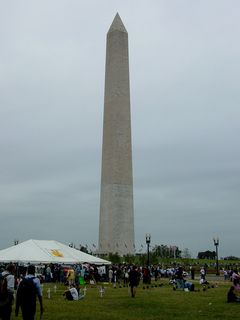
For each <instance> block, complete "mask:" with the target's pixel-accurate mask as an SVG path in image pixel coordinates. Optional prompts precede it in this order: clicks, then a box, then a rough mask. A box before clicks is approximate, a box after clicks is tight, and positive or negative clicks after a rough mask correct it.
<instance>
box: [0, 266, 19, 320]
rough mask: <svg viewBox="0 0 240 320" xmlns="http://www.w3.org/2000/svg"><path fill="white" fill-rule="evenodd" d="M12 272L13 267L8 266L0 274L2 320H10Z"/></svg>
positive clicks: (13, 280) (12, 285) (12, 289)
mask: <svg viewBox="0 0 240 320" xmlns="http://www.w3.org/2000/svg"><path fill="white" fill-rule="evenodd" d="M14 272H15V266H14V265H13V264H9V265H8V266H7V268H6V270H5V271H3V272H2V273H1V274H0V277H1V285H0V319H2V320H10V318H11V313H12V304H13V300H14V296H13V294H14V286H15V276H14Z"/></svg>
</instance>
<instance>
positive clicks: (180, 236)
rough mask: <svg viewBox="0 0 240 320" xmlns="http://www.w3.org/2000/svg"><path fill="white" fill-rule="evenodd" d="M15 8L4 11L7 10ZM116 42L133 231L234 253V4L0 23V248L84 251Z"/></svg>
mask: <svg viewBox="0 0 240 320" xmlns="http://www.w3.org/2000/svg"><path fill="white" fill-rule="evenodd" d="M13 4H14V5H13ZM117 11H118V12H119V13H120V15H121V17H122V20H123V22H124V24H125V26H126V28H127V30H128V33H129V51H130V72H131V74H130V80H131V104H132V134H133V161H134V163H133V164H134V200H135V230H136V244H137V246H138V245H140V244H141V243H144V237H145V233H146V232H150V233H151V234H152V241H153V243H166V244H176V245H179V246H180V247H181V248H182V249H183V248H185V247H188V248H189V249H190V251H191V252H192V253H193V254H194V255H195V254H196V253H197V252H198V251H200V250H207V249H212V250H213V249H214V248H213V244H212V237H213V236H216V235H218V236H219V237H220V244H221V246H220V255H223V256H224V255H230V254H235V255H238V256H240V253H239V249H238V246H237V241H236V239H237V237H238V230H237V225H238V223H237V222H238V211H239V207H240V206H239V205H240V203H239V194H240V184H239V181H240V179H239V178H240V165H239V163H240V161H239V160H240V151H239V143H238V136H239V117H240V112H239V104H240V98H239V90H238V84H239V74H240V63H239V56H240V55H239V54H240V46H239V43H238V41H237V39H238V37H239V31H240V30H239V29H240V22H239V13H240V4H239V2H238V1H236V0H230V1H227V0H222V1H221V0H220V1H216V0H214V1H211V2H209V1H201V2H200V1H198V2H197V1H190V0H185V1H181V3H180V2H179V1H170V2H169V1H164V0H162V1H157V0H151V1H148V3H146V2H145V1H135V0H134V1H131V2H129V1H125V0H123V1H121V2H118V1H111V3H110V2H109V1H101V2H99V1H93V0H92V1H88V2H84V1H75V0H73V1H71V2H69V1H65V0H61V1H56V0H53V1H51V2H49V1H46V0H45V1H41V2H37V3H36V2H32V1H28V0H24V1H21V2H19V1H13V2H11V3H7V2H6V3H5V4H4V5H3V6H2V9H1V12H0V43H1V50H0V70H1V72H0V150H1V158H0V177H1V180H0V203H1V208H0V212H1V219H2V221H4V223H1V224H0V248H4V247H7V246H8V245H11V244H12V243H13V239H14V238H19V239H20V240H26V239H29V238H39V239H40V238H45V239H50V238H51V239H56V240H59V241H63V242H66V243H68V242H72V241H73V242H75V243H76V244H78V243H89V244H91V243H95V244H96V243H97V239H98V215H99V193H100V171H101V141H102V118H103V90H104V67H105V66H104V64H105V39H106V32H107V30H108V28H109V26H110V24H111V22H112V20H113V18H114V15H115V14H116V12H117Z"/></svg>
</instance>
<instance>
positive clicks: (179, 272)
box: [0, 264, 240, 320]
mask: <svg viewBox="0 0 240 320" xmlns="http://www.w3.org/2000/svg"><path fill="white" fill-rule="evenodd" d="M0 268H1V267H0ZM199 275H200V280H199V282H200V284H201V285H203V286H204V285H206V284H208V282H207V280H206V268H204V267H202V268H200V270H199ZM186 276H188V277H187V278H186ZM163 277H167V278H169V283H170V284H172V285H173V289H174V290H177V289H182V290H187V291H194V286H195V284H194V283H193V280H194V279H195V269H194V268H190V274H188V273H187V272H186V271H185V270H184V268H183V267H182V266H177V267H175V268H167V269H162V268H161V267H160V266H152V267H151V268H149V267H137V266H134V265H126V264H118V265H111V266H110V267H107V266H101V267H98V266H94V265H89V264H83V265H81V264H77V265H75V266H65V265H58V264H49V265H38V266H34V265H28V266H21V265H17V264H16V265H14V264H9V265H7V266H5V268H2V269H0V319H2V320H10V317H11V312H12V306H13V300H14V291H16V302H15V315H16V316H18V314H19V310H20V309H21V313H22V319H23V320H33V319H34V316H35V313H36V301H37V299H38V301H39V304H40V312H41V314H42V313H43V301H42V290H41V283H42V282H46V283H49V282H58V283H63V284H65V285H66V286H67V289H66V290H65V291H64V293H63V296H64V297H65V298H66V299H67V300H72V301H76V300H80V299H82V298H83V297H84V296H83V295H82V294H81V293H80V285H81V284H85V283H90V284H95V285H97V283H98V282H99V281H101V282H106V281H107V282H108V283H109V284H110V285H111V286H112V287H113V288H117V287H119V288H121V287H129V288H130V293H131V297H133V298H134V297H135V296H136V289H137V287H138V285H139V282H140V280H141V281H142V283H143V285H146V286H149V285H150V284H151V281H158V279H160V278H163ZM224 279H225V280H230V281H231V282H232V284H231V287H230V289H229V292H228V294H227V302H240V275H239V273H238V270H231V271H230V272H229V271H228V277H227V278H226V277H225V273H224ZM191 280H192V281H191ZM143 288H144V287H143Z"/></svg>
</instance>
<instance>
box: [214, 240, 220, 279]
mask: <svg viewBox="0 0 240 320" xmlns="http://www.w3.org/2000/svg"><path fill="white" fill-rule="evenodd" d="M213 243H214V245H215V247H216V275H217V276H219V270H218V246H219V238H213Z"/></svg>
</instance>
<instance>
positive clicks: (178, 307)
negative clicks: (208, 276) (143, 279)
mask: <svg viewBox="0 0 240 320" xmlns="http://www.w3.org/2000/svg"><path fill="white" fill-rule="evenodd" d="M160 282H161V283H163V286H162V287H159V286H158V287H154V288H152V287H150V288H149V289H143V285H142V284H140V285H139V287H138V289H137V294H136V297H135V298H131V297H130V293H129V291H128V288H124V287H123V288H117V289H114V288H112V286H109V285H107V284H106V285H105V294H104V296H103V297H100V293H99V288H96V287H91V286H89V285H88V286H87V292H86V296H85V298H84V299H83V300H80V301H66V300H64V299H63V296H62V294H63V291H64V289H65V288H64V286H60V285H57V290H56V293H54V285H52V284H51V285H48V284H44V288H43V299H44V309H45V312H44V319H45V320H68V319H69V320H77V319H84V320H88V319H89V320H103V319H106V320H120V319H121V320H127V319H129V320H139V319H149V320H153V319H154V320H155V319H162V320H164V319H168V320H169V319H194V320H195V319H202V318H203V317H204V318H206V319H234V318H235V319H237V318H238V317H239V312H240V303H239V304H238V303H230V304H229V303H227V302H226V295H227V291H228V289H229V287H230V285H231V283H230V282H229V281H227V282H224V281H219V282H218V283H217V287H215V288H210V289H207V290H206V291H203V290H202V288H201V287H200V285H199V284H198V282H197V281H196V282H195V287H196V290H200V291H196V292H185V291H178V290H177V291H173V289H172V286H170V285H169V284H168V282H167V281H166V280H161V281H158V282H157V284H160ZM152 284H153V285H155V282H152ZM211 284H215V282H211ZM48 288H50V289H51V299H48V295H47V289H48ZM19 318H20V319H21V315H20V314H19ZM39 318H40V316H39V313H38V314H37V318H36V319H39ZM12 319H17V318H15V316H14V314H13V316H12Z"/></svg>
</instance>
